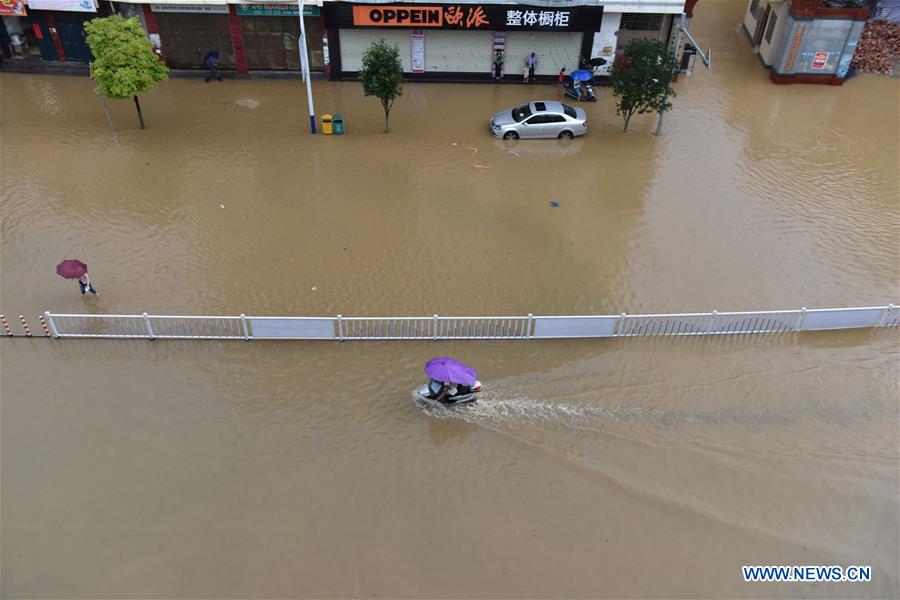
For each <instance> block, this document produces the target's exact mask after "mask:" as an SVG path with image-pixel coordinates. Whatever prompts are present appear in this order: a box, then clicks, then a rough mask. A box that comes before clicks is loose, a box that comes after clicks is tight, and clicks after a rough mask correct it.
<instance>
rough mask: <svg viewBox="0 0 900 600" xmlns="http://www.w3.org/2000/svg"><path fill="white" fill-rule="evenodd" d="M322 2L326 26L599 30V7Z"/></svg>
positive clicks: (601, 8)
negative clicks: (349, 8) (348, 3)
mask: <svg viewBox="0 0 900 600" xmlns="http://www.w3.org/2000/svg"><path fill="white" fill-rule="evenodd" d="M351 6H352V8H353V10H347V8H348V5H347V4H345V3H343V2H325V4H324V6H323V11H324V12H325V21H326V22H327V23H328V26H329V27H337V28H343V27H408V28H410V29H425V28H431V29H481V30H488V31H599V30H600V20H601V17H602V15H603V7H601V6H571V7H565V8H546V7H537V6H527V5H522V4H516V5H510V4H444V5H440V6H433V5H426V4H354V5H351Z"/></svg>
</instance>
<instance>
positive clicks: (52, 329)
mask: <svg viewBox="0 0 900 600" xmlns="http://www.w3.org/2000/svg"><path fill="white" fill-rule="evenodd" d="M44 316H45V317H47V324H48V325H50V332H51V333H52V334H53V337H54V339H57V340H58V339H59V330H57V329H56V323H54V322H53V316H52V315H51V314H50V311H49V310H45V311H44Z"/></svg>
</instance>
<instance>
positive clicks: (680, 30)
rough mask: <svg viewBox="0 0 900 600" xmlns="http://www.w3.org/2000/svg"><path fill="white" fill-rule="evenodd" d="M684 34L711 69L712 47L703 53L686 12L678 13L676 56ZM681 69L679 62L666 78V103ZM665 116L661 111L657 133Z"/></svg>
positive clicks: (658, 133)
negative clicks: (685, 18)
mask: <svg viewBox="0 0 900 600" xmlns="http://www.w3.org/2000/svg"><path fill="white" fill-rule="evenodd" d="M682 34H684V35H686V36H687V38H688V39H689V40H690V41H691V43H692V44H693V45H694V48H696V49H697V54H699V55H700V60H702V61H703V64H704V65H705V66H706V68H707V69H709V68H710V62H711V61H712V48H710V49H709V50H707V51H706V54H703V52H702V51H701V50H700V44H698V43H697V40H695V39H694V37H693V36H692V35H691V32H690V31H688V30H687V28H686V27H685V26H684V13H681V14H680V15H678V32H677V33H676V34H675V49H674V52H675V56H676V58H677V57H678V50H679V48H681V36H682ZM680 71H681V62H679V63H678V65H677V66H676V67H675V71H674V72H673V73H672V74H670V75H669V78H668V79H667V80H666V93H665V95H664V96H663V104H665V102H666V100H668V99H669V89H670V87H671V85H672V77H673V76H674V75H675V73H678V72H680ZM665 116H666V111H665V110H661V111H659V121H658V122H657V123H656V135H660V134H661V133H662V126H663V119H664V118H665Z"/></svg>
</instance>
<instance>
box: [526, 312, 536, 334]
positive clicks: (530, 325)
mask: <svg viewBox="0 0 900 600" xmlns="http://www.w3.org/2000/svg"><path fill="white" fill-rule="evenodd" d="M533 329H534V315H533V314H531V313H528V323H527V324H526V325H525V339H526V340H530V339H531V336H532V335H533V333H532V330H533Z"/></svg>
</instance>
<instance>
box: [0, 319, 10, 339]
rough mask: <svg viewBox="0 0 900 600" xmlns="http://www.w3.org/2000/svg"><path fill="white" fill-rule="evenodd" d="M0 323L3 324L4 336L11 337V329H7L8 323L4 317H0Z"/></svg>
mask: <svg viewBox="0 0 900 600" xmlns="http://www.w3.org/2000/svg"><path fill="white" fill-rule="evenodd" d="M0 321H2V322H3V330H4V331H6V335H8V336H10V337H12V334H13V333H12V329H10V328H9V321H7V320H6V315H0Z"/></svg>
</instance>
